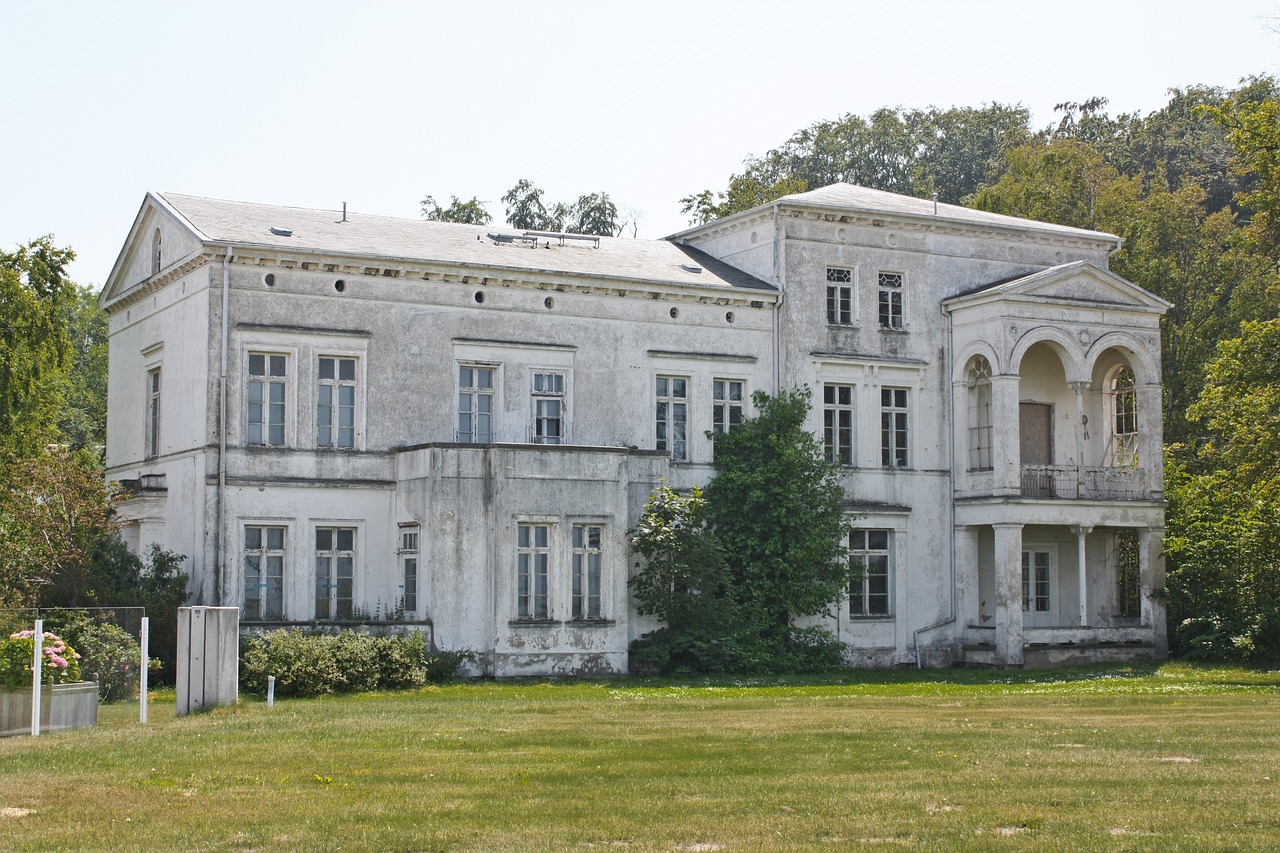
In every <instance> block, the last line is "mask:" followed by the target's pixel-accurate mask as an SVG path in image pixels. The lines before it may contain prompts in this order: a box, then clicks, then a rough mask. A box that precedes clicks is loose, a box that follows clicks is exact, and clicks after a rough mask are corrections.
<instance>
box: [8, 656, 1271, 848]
mask: <svg viewBox="0 0 1280 853" xmlns="http://www.w3.org/2000/svg"><path fill="white" fill-rule="evenodd" d="M902 846H915V847H925V848H932V849H960V850H965V849H969V850H987V849H1006V848H1007V849H1031V848H1035V849H1057V850H1076V849H1102V850H1161V851H1166V850H1209V849H1241V850H1254V849H1276V848H1280V672H1262V671H1257V670H1245V669H1231V668H1192V667H1188V666H1180V665H1165V666H1161V667H1155V666H1147V667H1135V668H1110V669H1089V670H1074V671H1070V672H1044V671H1041V672H1017V673H1006V672H975V671H960V670H950V671H942V672H924V673H918V672H915V671H910V672H876V673H857V674H851V675H849V676H847V677H844V678H837V679H826V680H816V679H804V680H801V679H788V680H786V681H783V682H779V681H774V680H760V681H744V682H738V683H735V682H732V681H719V682H710V683H702V682H697V683H684V684H676V683H670V682H641V681H625V682H624V681H618V682H592V683H583V682H571V683H570V682H562V683H543V682H517V683H494V682H477V683H467V684H459V685H454V686H448V687H442V688H425V689H421V690H416V691H411V692H404V693H394V694H368V695H360V696H352V697H341V698H326V699H316V700H291V701H284V702H280V703H278V704H277V705H276V707H275V708H272V709H267V707H266V705H265V703H264V702H262V701H261V699H259V698H256V697H245V698H244V699H242V701H241V704H240V705H239V707H236V708H224V709H219V710H217V711H214V712H212V713H208V714H202V715H198V716H194V717H187V718H184V719H175V718H174V716H173V706H172V694H170V695H169V697H168V702H167V703H166V702H165V701H164V697H163V696H162V697H161V698H160V701H158V702H156V703H154V704H153V705H152V723H151V724H150V725H148V726H146V727H142V726H139V725H138V723H137V706H136V705H118V706H111V707H107V708H104V709H103V717H102V724H101V725H100V726H99V727H98V728H97V729H94V730H89V731H83V732H71V733H65V734H59V735H52V736H44V737H41V738H39V739H37V740H32V739H31V738H9V739H6V740H3V741H0V849H3V850H28V849H30V850H55V849H95V850H96V849H118V850H134V849H138V850H142V849H145V850H166V849H200V850H255V849H299V850H317V849H340V848H341V849H349V850H446V849H459V850H506V849H516V850H560V849H567V848H568V849H628V850H686V851H696V850H700V851H710V850H721V849H723V850H755V849H764V848H769V849H784V850H785V849H791V850H797V849H829V848H833V847H835V848H838V847H846V848H862V847H876V848H881V847H888V848H892V847H902Z"/></svg>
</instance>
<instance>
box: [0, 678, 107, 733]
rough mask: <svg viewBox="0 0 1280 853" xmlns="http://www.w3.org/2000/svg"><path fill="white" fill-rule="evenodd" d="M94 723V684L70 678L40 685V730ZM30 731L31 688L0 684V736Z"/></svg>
mask: <svg viewBox="0 0 1280 853" xmlns="http://www.w3.org/2000/svg"><path fill="white" fill-rule="evenodd" d="M97 724H98V685H97V682H93V681H74V682H72V683H70V684H52V685H45V686H44V687H41V688H40V732H41V734H43V733H44V732H61V731H66V730H67V729H87V728H90V727H91V726H96V725H97ZM29 734H31V688H30V687H25V688H23V687H16V688H13V689H9V688H3V687H0V737H8V736H9V735H29Z"/></svg>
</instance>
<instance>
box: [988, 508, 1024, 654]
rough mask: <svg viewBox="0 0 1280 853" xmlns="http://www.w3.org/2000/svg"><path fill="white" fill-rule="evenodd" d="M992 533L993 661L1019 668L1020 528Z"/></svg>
mask: <svg viewBox="0 0 1280 853" xmlns="http://www.w3.org/2000/svg"><path fill="white" fill-rule="evenodd" d="M991 526H992V528H993V529H994V530H995V535H996V547H995V582H996V583H995V586H996V589H995V592H996V660H997V661H998V662H1000V663H1002V664H1005V665H1006V666H1022V661H1023V658H1022V646H1023V637H1022V525H1021V524H993V525H991Z"/></svg>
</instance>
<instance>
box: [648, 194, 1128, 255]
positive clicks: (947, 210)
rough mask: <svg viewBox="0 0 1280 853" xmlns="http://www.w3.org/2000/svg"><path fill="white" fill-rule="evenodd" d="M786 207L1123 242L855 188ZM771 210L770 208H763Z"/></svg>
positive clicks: (798, 198) (788, 200) (790, 199)
mask: <svg viewBox="0 0 1280 853" xmlns="http://www.w3.org/2000/svg"><path fill="white" fill-rule="evenodd" d="M778 201H779V202H781V203H783V204H792V205H802V206H811V207H819V208H827V209H835V210H851V211H858V212H860V213H883V214H885V215H886V216H910V217H913V218H923V217H928V218H931V219H938V220H944V221H950V222H955V223H962V224H966V225H976V226H988V227H998V228H1013V229H1018V230H1024V231H1040V232H1044V233H1045V234H1057V235H1060V236H1073V237H1078V238H1081V239H1086V240H1096V241H1100V242H1104V243H1112V244H1114V243H1117V242H1118V241H1119V239H1120V238H1118V237H1116V236H1115V235H1114V234H1107V233H1105V232H1102V231H1089V230H1087V229H1084V228H1070V227H1068V226H1066V225H1054V224H1052V223H1049V222H1037V221H1036V220H1034V219H1021V218H1019V217H1017V216H1005V215H1004V214H1001V213H988V212H987V211H985V210H973V209H972V208H968V207H961V206H960V205H957V204H945V203H943V202H938V208H937V210H938V212H937V213H936V214H935V213H934V207H933V199H931V198H914V197H913V196H908V195H899V194H898V193H891V192H885V191H884V190H873V189H871V188H869V187H859V186H855V185H854V184H844V183H840V184H831V185H830V186H825V187H822V188H820V189H816V190H809V191H808V192H803V193H793V194H792V195H786V196H783V197H782V198H780V199H778ZM762 206H764V207H767V206H768V205H762ZM703 227H706V226H699V227H698V228H692V229H689V230H688V231H683V232H681V233H680V234H679V235H673V236H683V235H685V234H691V233H695V232H697V231H699V230H701V228H703Z"/></svg>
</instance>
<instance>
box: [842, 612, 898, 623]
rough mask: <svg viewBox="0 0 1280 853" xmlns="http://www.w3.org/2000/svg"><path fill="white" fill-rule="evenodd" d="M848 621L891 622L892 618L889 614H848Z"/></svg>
mask: <svg viewBox="0 0 1280 853" xmlns="http://www.w3.org/2000/svg"><path fill="white" fill-rule="evenodd" d="M849 620H850V621H852V622H892V621H894V617H893V614H891V613H871V614H865V613H850V614H849Z"/></svg>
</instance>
